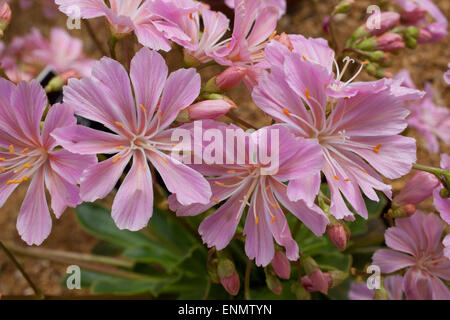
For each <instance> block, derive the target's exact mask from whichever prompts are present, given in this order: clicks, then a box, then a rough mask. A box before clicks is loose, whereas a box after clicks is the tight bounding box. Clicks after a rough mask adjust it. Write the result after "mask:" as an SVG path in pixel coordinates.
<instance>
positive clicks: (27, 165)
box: [23, 163, 31, 169]
mask: <svg viewBox="0 0 450 320" xmlns="http://www.w3.org/2000/svg"><path fill="white" fill-rule="evenodd" d="M23 167H24V168H27V169H28V168H31V165H30V164H29V163H26V164H24V165H23Z"/></svg>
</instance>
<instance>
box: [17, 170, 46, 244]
mask: <svg viewBox="0 0 450 320" xmlns="http://www.w3.org/2000/svg"><path fill="white" fill-rule="evenodd" d="M44 170H45V169H44V168H43V167H41V168H40V169H39V170H38V171H37V172H36V174H35V176H34V177H33V180H32V181H31V184H30V187H29V189H28V192H27V195H26V196H25V199H24V200H23V203H22V207H21V208H20V211H19V216H18V218H17V230H18V231H19V234H20V236H21V237H22V239H23V240H24V241H25V242H26V243H27V244H28V245H30V246H31V245H40V244H41V243H42V242H43V241H44V240H45V239H46V238H47V237H48V236H49V234H50V231H51V229H52V218H51V217H50V212H49V211H48V206H47V200H46V199H45V190H44Z"/></svg>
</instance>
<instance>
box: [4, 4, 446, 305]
mask: <svg viewBox="0 0 450 320" xmlns="http://www.w3.org/2000/svg"><path fill="white" fill-rule="evenodd" d="M213 2H214V3H216V4H217V2H218V1H213ZM337 2H338V1H313V0H303V1H301V0H293V1H289V9H288V11H289V13H288V15H287V16H285V17H284V18H283V19H282V20H281V21H280V23H279V29H278V30H279V31H280V32H281V31H285V32H288V33H301V34H303V35H305V36H310V37H321V36H322V37H323V36H324V35H323V33H322V28H321V23H322V21H323V19H324V18H325V16H326V15H327V14H328V13H329V12H331V10H332V8H333V6H334V5H335V4H336V3H337ZM435 2H436V3H437V4H438V6H439V7H440V8H441V10H443V12H444V14H445V15H446V16H447V17H450V2H449V1H447V0H436V1H435ZM371 4H373V1H366V0H358V1H357V4H356V8H355V9H354V10H353V11H352V13H351V14H350V15H349V16H348V17H347V18H345V19H344V20H343V21H341V22H339V23H338V28H337V34H338V36H339V39H341V40H342V41H344V40H345V39H346V38H347V37H348V36H349V33H350V32H351V30H354V29H355V28H356V27H357V26H358V25H359V24H361V22H362V21H363V20H362V19H363V18H364V14H365V9H366V8H367V7H368V6H369V5H371ZM12 9H13V15H14V16H13V21H12V24H11V26H10V28H9V29H8V30H7V32H6V39H5V40H6V41H8V40H10V39H11V37H12V36H15V35H20V34H24V33H26V32H28V31H29V30H30V28H32V27H37V28H38V29H40V30H42V32H43V33H44V34H48V32H49V30H50V28H51V27H52V26H60V27H64V25H65V21H66V20H65V17H64V16H63V15H59V16H58V18H57V19H54V20H46V19H45V18H44V17H43V16H42V14H41V11H40V9H39V8H33V9H30V10H27V11H20V9H19V8H18V7H17V5H13V7H12ZM92 23H93V26H94V29H95V30H96V31H97V32H98V36H99V38H100V39H102V41H103V42H104V43H106V27H105V26H104V23H103V20H102V19H97V20H95V21H93V22H92ZM71 34H72V35H73V36H76V37H81V38H83V40H85V52H86V53H87V54H89V55H90V56H93V57H99V54H98V52H97V51H96V47H95V45H94V43H93V42H92V41H91V40H90V38H89V36H88V35H87V32H86V30H85V28H82V30H77V31H72V32H71ZM169 56H170V57H171V59H170V61H174V63H177V61H176V60H177V59H179V56H177V54H176V53H173V54H171V55H169ZM449 61H450V41H449V37H447V39H446V40H445V41H443V42H441V43H438V44H432V45H426V46H420V47H419V48H418V49H416V50H407V51H405V52H404V53H402V54H400V55H399V56H396V57H394V63H393V67H392V68H390V70H391V71H392V72H393V73H395V72H397V71H398V70H400V69H403V68H407V69H409V70H410V71H411V74H412V76H413V79H414V80H415V82H416V84H418V85H419V86H420V87H422V86H423V83H424V82H425V81H431V82H432V83H433V86H434V88H435V90H436V102H437V103H439V104H440V105H443V106H447V107H449V104H448V101H450V86H446V84H445V83H444V81H443V79H442V75H443V73H444V72H445V71H446V70H447V63H448V62H449ZM205 72H206V73H205V75H206V74H207V73H213V72H214V70H209V71H205ZM361 78H362V79H367V80H371V79H370V78H369V77H367V76H363V77H361ZM231 97H232V98H233V99H234V100H235V101H236V103H237V104H238V105H239V113H240V114H241V116H242V117H243V118H244V119H247V120H248V121H249V122H251V123H254V124H259V125H263V124H268V123H270V120H269V119H268V118H267V117H265V116H264V114H263V113H262V112H261V111H260V110H258V109H257V108H256V107H255V106H254V104H253V103H252V102H251V100H250V97H249V94H248V92H247V91H246V89H245V88H244V87H243V86H242V87H239V88H238V89H236V90H234V91H233V92H232V93H231ZM410 134H411V135H412V136H414V137H415V138H418V147H419V150H418V159H419V160H418V162H419V163H423V164H427V165H433V166H438V165H439V156H438V155H430V154H429V153H428V152H427V151H426V149H425V148H424V141H423V139H422V138H420V137H418V136H417V134H416V133H415V132H413V131H411V133H410ZM445 148H446V146H445V145H443V144H442V145H441V152H446V153H450V149H449V148H448V147H447V149H445ZM405 179H406V178H404V179H400V180H398V181H395V182H393V186H394V190H399V189H400V188H401V187H402V185H403V184H404V183H405ZM25 192H26V186H25V185H23V186H21V187H20V188H18V190H17V191H16V192H15V193H14V195H13V196H11V197H10V199H9V200H8V201H7V202H6V204H5V205H4V207H3V208H1V209H0V226H1V232H0V240H2V241H13V242H14V243H16V244H18V245H22V246H24V245H25V244H24V243H23V242H22V241H21V240H20V238H19V236H18V234H17V231H16V228H15V224H16V218H17V212H18V210H19V208H20V205H21V202H22V200H23V198H24V195H25ZM423 209H426V210H432V207H431V201H427V202H426V203H425V204H424V205H423ZM95 244H96V239H95V238H93V237H91V236H89V235H88V234H87V233H86V232H84V231H83V230H82V229H81V228H80V226H79V225H78V223H77V221H76V218H75V215H74V212H73V210H68V211H67V212H66V213H65V214H64V215H63V216H62V218H61V219H60V220H56V219H55V220H54V226H53V232H52V234H51V235H50V237H49V238H48V239H47V240H46V241H45V242H44V244H43V245H42V247H43V248H49V249H57V250H68V251H75V252H89V251H90V250H91V249H92V248H93V246H94V245H95ZM19 261H20V262H21V263H22V265H23V267H24V268H25V270H26V271H27V272H28V273H29V275H30V276H31V278H32V279H33V281H34V282H35V283H36V284H37V285H38V286H39V287H40V288H41V289H42V290H43V292H44V293H45V294H47V295H64V296H71V295H81V294H86V293H87V292H85V291H82V290H81V291H70V290H67V289H65V288H63V287H62V286H61V285H60V282H61V278H62V276H63V275H64V274H65V272H66V266H64V265H58V264H55V263H52V262H49V261H46V260H36V259H31V258H23V257H19ZM0 293H1V294H3V295H31V294H32V293H33V292H32V290H31V288H29V286H28V285H27V283H26V281H25V280H24V279H23V277H22V276H21V275H20V273H19V272H18V271H17V270H16V268H15V267H14V265H13V264H12V263H11V262H10V261H9V260H8V259H7V258H6V256H5V255H4V254H3V253H2V252H0Z"/></svg>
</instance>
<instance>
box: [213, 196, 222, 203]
mask: <svg viewBox="0 0 450 320" xmlns="http://www.w3.org/2000/svg"><path fill="white" fill-rule="evenodd" d="M211 200H212V201H214V202H215V203H219V202H220V201H219V200H217V198H214V197H213V198H211Z"/></svg>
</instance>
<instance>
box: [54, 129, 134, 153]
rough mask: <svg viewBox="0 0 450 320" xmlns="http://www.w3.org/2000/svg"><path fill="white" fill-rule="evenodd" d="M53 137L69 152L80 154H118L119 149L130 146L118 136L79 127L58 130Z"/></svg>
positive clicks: (127, 141)
mask: <svg viewBox="0 0 450 320" xmlns="http://www.w3.org/2000/svg"><path fill="white" fill-rule="evenodd" d="M52 137H54V138H55V139H56V141H57V143H58V144H60V145H61V146H63V147H64V148H66V149H67V150H69V151H71V152H74V153H80V154H99V153H107V154H110V153H117V151H118V150H119V148H121V147H122V148H123V147H127V146H129V144H130V141H129V140H127V139H125V138H123V137H122V136H119V135H117V134H112V133H108V132H104V131H100V130H95V129H91V128H88V127H84V126H79V125H76V126H71V127H65V128H61V129H56V130H55V131H53V133H52Z"/></svg>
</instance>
